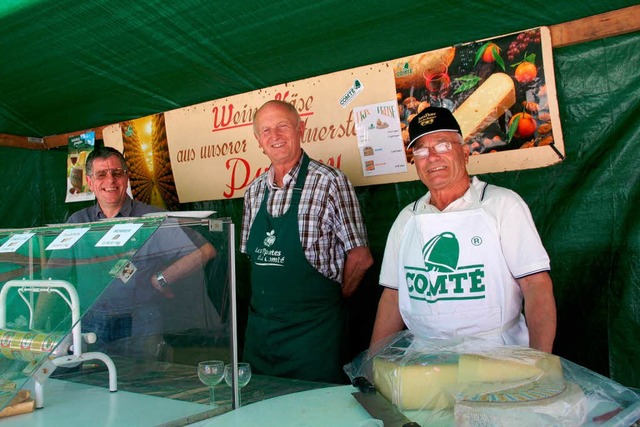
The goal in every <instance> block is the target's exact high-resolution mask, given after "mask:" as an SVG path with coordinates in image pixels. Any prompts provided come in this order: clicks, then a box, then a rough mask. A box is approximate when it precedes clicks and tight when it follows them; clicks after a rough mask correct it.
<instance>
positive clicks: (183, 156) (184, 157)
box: [176, 148, 196, 163]
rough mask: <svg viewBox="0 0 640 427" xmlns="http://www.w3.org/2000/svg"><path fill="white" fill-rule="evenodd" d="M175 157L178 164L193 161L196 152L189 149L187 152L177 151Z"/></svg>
mask: <svg viewBox="0 0 640 427" xmlns="http://www.w3.org/2000/svg"><path fill="white" fill-rule="evenodd" d="M176 157H177V158H176V160H177V161H178V163H182V162H188V161H191V160H195V158H196V150H194V149H193V148H189V149H188V150H180V151H178V155H177V156H176Z"/></svg>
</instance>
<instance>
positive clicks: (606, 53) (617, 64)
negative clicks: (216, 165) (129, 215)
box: [0, 33, 640, 387]
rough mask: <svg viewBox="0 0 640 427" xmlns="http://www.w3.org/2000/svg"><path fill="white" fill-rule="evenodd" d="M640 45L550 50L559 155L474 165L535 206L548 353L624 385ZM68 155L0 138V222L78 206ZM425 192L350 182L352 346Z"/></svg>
mask: <svg viewBox="0 0 640 427" xmlns="http://www.w3.org/2000/svg"><path fill="white" fill-rule="evenodd" d="M639 45H640V33H633V34H628V35H624V36H618V37H613V38H608V39H603V40H598V41H594V42H590V43H583V44H579V45H576V46H570V47H565V48H561V49H557V50H555V51H554V62H555V70H556V87H557V89H558V98H559V99H558V101H559V105H560V115H561V121H562V129H563V134H564V142H565V149H566V156H567V157H566V160H564V161H563V162H561V163H560V164H557V165H555V166H551V167H548V168H543V169H535V170H525V171H515V172H505V173H499V174H490V175H483V176H481V178H482V179H484V180H486V181H488V182H490V183H493V184H497V185H501V186H504V187H507V188H511V189H513V190H515V191H516V192H518V193H519V194H520V195H521V196H522V197H523V198H524V199H525V201H526V202H527V203H528V204H529V206H530V207H531V211H532V213H533V217H534V220H535V222H536V224H537V226H538V229H539V231H540V234H541V236H542V239H543V242H544V244H545V246H546V248H547V250H548V252H549V255H550V257H551V262H552V274H551V275H552V278H553V281H554V287H555V296H556V300H557V305H558V322H559V324H558V335H557V339H556V346H555V351H554V352H555V353H556V354H558V355H560V356H563V357H565V358H567V359H569V360H571V361H573V362H575V363H578V364H580V365H583V366H585V367H587V368H590V369H592V370H594V371H596V372H599V373H601V374H604V375H607V376H610V377H612V378H613V379H614V380H616V381H618V382H620V383H622V384H624V385H627V386H631V387H640V357H638V356H637V353H638V348H640V215H638V213H637V209H638V208H639V207H640V185H639V184H640V183H639V180H640V174H638V171H637V167H638V160H639V158H640V155H639V154H638V147H637V145H638V144H640V84H638V82H640V53H639V49H638V46H639ZM65 155H66V151H65V150H63V149H60V150H52V151H42V152H41V151H34V150H22V149H13V148H0V165H1V166H2V167H1V168H0V185H2V192H1V193H0V194H1V196H0V197H1V201H2V204H3V206H4V208H3V209H2V211H1V212H0V227H2V228H9V227H29V226H35V225H42V224H45V223H54V222H63V221H65V219H66V218H67V217H68V215H69V214H70V213H71V212H73V211H75V210H77V209H79V208H80V207H83V206H86V203H85V204H73V205H66V204H64V191H65ZM423 192H424V186H423V185H422V183H420V182H409V183H400V184H387V185H377V186H370V187H361V188H358V189H357V193H358V197H359V199H360V202H361V204H362V207H363V213H364V216H365V218H366V223H367V227H368V231H369V238H370V242H371V246H372V251H373V255H374V257H375V259H376V263H375V265H374V266H373V267H372V268H371V270H370V271H369V272H368V274H367V276H366V277H365V281H364V283H363V284H362V286H361V288H360V290H359V291H358V292H357V293H356V295H355V296H354V297H353V298H352V300H351V301H350V307H351V334H352V337H353V340H352V342H353V348H352V352H353V353H354V355H355V354H356V353H357V352H358V351H361V350H363V349H364V348H366V346H367V345H368V340H369V334H370V332H371V327H372V324H373V318H374V316H375V310H376V306H377V298H378V296H379V294H380V287H379V286H378V285H377V279H378V273H379V268H380V261H381V259H382V254H383V250H384V245H385V240H386V235H387V232H388V230H389V228H390V227H391V223H392V222H393V220H394V219H395V216H396V215H397V213H398V212H399V211H400V209H401V208H402V207H403V206H405V205H406V204H408V203H410V202H411V201H413V200H415V199H416V198H417V197H419V196H420V195H422V194H423ZM183 209H191V210H195V209H212V210H216V211H217V212H218V215H219V216H223V217H230V218H231V219H232V220H233V221H234V222H235V224H236V229H237V231H238V229H239V227H240V219H241V213H242V201H241V200H231V201H215V202H199V203H192V204H188V205H185V206H183ZM523 244H524V243H523ZM237 258H238V261H237V276H238V281H239V289H240V301H241V302H242V303H245V304H246V301H247V298H248V294H249V284H248V274H247V272H248V263H247V261H246V257H245V256H244V255H242V254H238V257H237ZM242 308H243V307H241V310H240V313H242ZM244 308H245V309H246V307H244ZM240 324H242V319H241V321H240Z"/></svg>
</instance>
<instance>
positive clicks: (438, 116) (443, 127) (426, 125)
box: [407, 107, 462, 148]
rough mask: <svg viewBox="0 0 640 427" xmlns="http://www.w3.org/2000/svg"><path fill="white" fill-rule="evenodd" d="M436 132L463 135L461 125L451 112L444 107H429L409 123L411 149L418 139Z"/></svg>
mask: <svg viewBox="0 0 640 427" xmlns="http://www.w3.org/2000/svg"><path fill="white" fill-rule="evenodd" d="M434 132H458V133H459V134H460V135H462V131H461V130H460V125H459V124H458V121H457V120H456V118H455V117H453V114H451V111H449V110H448V109H446V108H442V107H427V108H425V109H424V110H422V111H421V112H420V113H419V114H418V115H417V116H415V117H414V118H413V119H411V121H410V122H409V145H407V148H410V147H411V146H412V145H413V143H414V142H416V140H417V139H418V138H420V137H421V136H424V135H428V134H430V133H434Z"/></svg>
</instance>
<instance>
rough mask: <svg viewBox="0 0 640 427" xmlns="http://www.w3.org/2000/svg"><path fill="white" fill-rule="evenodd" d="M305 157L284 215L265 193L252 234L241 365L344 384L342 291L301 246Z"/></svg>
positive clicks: (283, 374)
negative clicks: (271, 207) (272, 210)
mask: <svg viewBox="0 0 640 427" xmlns="http://www.w3.org/2000/svg"><path fill="white" fill-rule="evenodd" d="M303 156H304V158H303V162H302V166H301V168H300V173H299V174H298V179H297V181H296V184H295V187H294V189H293V195H292V198H291V206H290V207H289V209H288V210H287V212H286V213H285V214H284V215H282V216H280V217H277V218H274V217H272V216H271V215H270V214H269V213H268V212H267V199H268V196H269V190H268V189H267V190H266V191H265V195H264V198H263V200H262V204H261V206H260V210H259V211H258V213H257V215H256V218H255V219H254V221H253V225H252V226H251V230H250V232H249V239H248V241H247V253H248V254H249V257H250V258H251V267H252V268H251V292H252V294H251V304H250V307H249V317H248V321H247V331H246V338H245V347H244V360H245V361H246V362H249V363H250V364H251V367H252V370H253V371H254V372H256V373H259V374H263V375H272V376H278V377H288V378H296V379H301V380H307V381H321V382H331V383H344V382H345V379H346V377H345V374H344V373H343V372H342V364H343V362H344V358H343V356H344V350H345V348H346V346H345V342H344V340H345V337H346V334H345V327H346V326H345V325H346V324H345V308H344V304H343V301H342V292H341V286H340V284H339V283H337V282H335V281H333V280H331V279H328V278H326V277H325V276H323V275H322V274H321V273H319V272H318V271H317V270H316V269H315V268H314V267H313V266H312V265H311V264H310V263H309V261H308V260H307V258H306V257H305V254H304V250H303V249H302V245H301V244H300V233H299V231H298V206H299V204H300V196H301V194H302V188H303V186H304V182H305V179H306V177H307V170H308V165H309V157H308V156H307V155H306V154H304V155H303Z"/></svg>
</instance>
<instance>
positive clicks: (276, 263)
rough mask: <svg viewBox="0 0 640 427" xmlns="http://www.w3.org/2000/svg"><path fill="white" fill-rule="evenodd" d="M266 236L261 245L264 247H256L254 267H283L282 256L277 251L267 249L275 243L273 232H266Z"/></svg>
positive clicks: (280, 252)
mask: <svg viewBox="0 0 640 427" xmlns="http://www.w3.org/2000/svg"><path fill="white" fill-rule="evenodd" d="M266 234H267V236H266V237H265V238H264V240H263V241H262V243H263V244H264V246H265V247H262V248H260V247H256V249H255V254H256V261H255V264H256V265H267V266H270V267H284V259H285V257H284V255H282V251H280V250H277V249H268V248H270V247H271V246H273V244H274V243H275V242H276V236H275V230H271V231H267V233H266Z"/></svg>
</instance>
